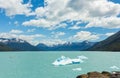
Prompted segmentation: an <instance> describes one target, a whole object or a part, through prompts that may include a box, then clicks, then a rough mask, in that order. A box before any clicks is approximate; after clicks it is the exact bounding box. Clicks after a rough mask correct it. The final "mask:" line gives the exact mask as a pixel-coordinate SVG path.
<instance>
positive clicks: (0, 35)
mask: <svg viewBox="0 0 120 78" xmlns="http://www.w3.org/2000/svg"><path fill="white" fill-rule="evenodd" d="M13 32H14V31H13ZM44 37H45V36H44V35H42V34H34V35H25V34H16V31H15V33H0V38H19V39H23V40H26V41H28V42H29V43H31V44H33V45H35V44H38V43H39V41H38V42H36V41H37V40H36V38H44Z"/></svg>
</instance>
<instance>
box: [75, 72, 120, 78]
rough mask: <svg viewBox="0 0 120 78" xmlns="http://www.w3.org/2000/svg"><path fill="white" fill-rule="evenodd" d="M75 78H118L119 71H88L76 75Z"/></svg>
mask: <svg viewBox="0 0 120 78" xmlns="http://www.w3.org/2000/svg"><path fill="white" fill-rule="evenodd" d="M76 78H120V72H119V71H114V72H112V73H110V72H107V71H103V72H97V71H94V72H88V73H87V74H82V75H78V76H77V77H76Z"/></svg>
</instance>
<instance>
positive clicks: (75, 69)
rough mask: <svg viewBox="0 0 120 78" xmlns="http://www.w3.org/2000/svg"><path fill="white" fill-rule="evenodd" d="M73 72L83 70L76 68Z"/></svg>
mask: <svg viewBox="0 0 120 78" xmlns="http://www.w3.org/2000/svg"><path fill="white" fill-rule="evenodd" d="M72 70H73V71H81V70H82V68H74V69H72Z"/></svg>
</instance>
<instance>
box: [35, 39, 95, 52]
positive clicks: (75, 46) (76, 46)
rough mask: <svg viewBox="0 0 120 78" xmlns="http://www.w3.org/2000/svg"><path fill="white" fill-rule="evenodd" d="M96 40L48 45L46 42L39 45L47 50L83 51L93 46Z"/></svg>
mask: <svg viewBox="0 0 120 78" xmlns="http://www.w3.org/2000/svg"><path fill="white" fill-rule="evenodd" d="M94 44H95V42H89V41H83V42H67V43H65V44H58V45H54V46H47V45H45V44H42V43H40V44H38V45H37V47H38V48H39V49H41V50H45V51H81V50H86V49H88V48H90V47H91V46H93V45H94Z"/></svg>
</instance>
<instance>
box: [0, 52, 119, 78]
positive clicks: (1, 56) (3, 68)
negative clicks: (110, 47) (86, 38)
mask: <svg viewBox="0 0 120 78" xmlns="http://www.w3.org/2000/svg"><path fill="white" fill-rule="evenodd" d="M62 55H64V56H66V57H70V58H76V57H77V56H80V55H84V56H86V57H88V59H87V60H84V62H83V63H81V64H72V65H65V66H54V65H52V63H53V62H54V61H55V59H57V58H59V57H61V56H62ZM115 66H116V67H117V68H115ZM112 67H113V68H112ZM77 68H78V69H79V68H81V70H74V69H77ZM119 68H120V52H82V51H81V52H75V51H72V52H64V51H63V52H59V51H56V52H1V53H0V78H76V76H77V75H79V74H83V73H87V72H89V71H119V70H120V69H119Z"/></svg>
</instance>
